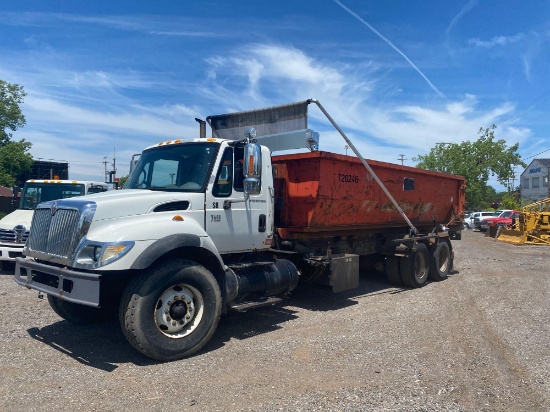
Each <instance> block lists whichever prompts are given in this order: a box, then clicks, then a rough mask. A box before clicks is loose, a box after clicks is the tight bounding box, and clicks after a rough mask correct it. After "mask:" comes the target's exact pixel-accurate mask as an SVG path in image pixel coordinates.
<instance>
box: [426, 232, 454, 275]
mask: <svg viewBox="0 0 550 412" xmlns="http://www.w3.org/2000/svg"><path fill="white" fill-rule="evenodd" d="M451 267H452V256H451V247H450V246H449V242H448V241H447V240H441V241H440V242H439V243H438V244H437V246H435V247H434V248H433V249H432V253H431V254H430V273H429V276H430V279H431V280H435V281H440V280H445V279H447V276H448V275H449V272H450V271H451Z"/></svg>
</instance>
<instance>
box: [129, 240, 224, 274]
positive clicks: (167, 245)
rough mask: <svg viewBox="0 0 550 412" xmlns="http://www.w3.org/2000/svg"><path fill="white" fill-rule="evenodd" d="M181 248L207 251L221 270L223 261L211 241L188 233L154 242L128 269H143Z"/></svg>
mask: <svg viewBox="0 0 550 412" xmlns="http://www.w3.org/2000/svg"><path fill="white" fill-rule="evenodd" d="M183 247H192V248H203V249H207V250H208V251H209V252H210V253H211V254H212V255H214V256H215V257H216V258H217V259H218V263H219V265H220V269H222V270H223V268H224V263H223V260H222V258H221V256H220V254H219V253H218V250H217V249H216V246H215V245H214V242H212V239H210V238H209V237H203V236H197V235H194V234H190V233H179V234H173V235H169V236H166V237H164V238H162V239H159V240H157V241H155V242H154V243H153V244H151V245H150V246H149V247H148V248H147V249H145V250H144V251H143V253H141V254H140V256H139V257H138V258H137V259H136V260H135V261H134V263H133V264H132V266H131V268H130V269H145V268H147V267H149V266H150V265H151V264H152V263H153V262H154V261H155V260H157V259H158V258H160V257H161V256H163V255H166V254H167V253H169V252H171V251H172V250H175V249H179V248H183Z"/></svg>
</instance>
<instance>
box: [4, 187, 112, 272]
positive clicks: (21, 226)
mask: <svg viewBox="0 0 550 412" xmlns="http://www.w3.org/2000/svg"><path fill="white" fill-rule="evenodd" d="M105 191H107V185H106V184H105V183H102V182H92V181H81V180H38V179H31V180H28V181H27V182H25V185H24V186H23V190H22V191H21V198H20V199H19V207H18V208H17V210H15V211H13V212H12V213H10V214H8V215H7V216H4V218H2V220H0V263H7V262H12V263H14V262H15V258H16V257H18V256H21V254H22V251H23V246H24V244H25V241H26V240H27V238H28V236H29V231H30V226H31V220H32V216H33V212H34V210H35V209H36V206H37V205H38V204H39V203H41V202H45V201H50V200H55V199H68V198H72V197H76V196H84V195H87V194H91V193H98V192H105Z"/></svg>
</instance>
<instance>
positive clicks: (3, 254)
mask: <svg viewBox="0 0 550 412" xmlns="http://www.w3.org/2000/svg"><path fill="white" fill-rule="evenodd" d="M23 246H24V245H23V244H22V245H21V246H9V245H6V244H3V245H0V260H3V261H7V262H15V258H17V257H20V256H23Z"/></svg>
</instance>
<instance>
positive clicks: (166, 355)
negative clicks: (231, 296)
mask: <svg viewBox="0 0 550 412" xmlns="http://www.w3.org/2000/svg"><path fill="white" fill-rule="evenodd" d="M221 311H222V298H221V292H220V287H219V285H218V282H217V281H216V279H215V278H214V276H213V275H212V273H210V272H209V271H208V270H207V269H206V268H205V267H203V266H201V265H199V264H197V263H195V262H192V261H189V260H184V259H175V260H171V261H168V262H166V263H165V264H163V265H162V266H160V267H158V268H156V269H152V270H151V271H149V272H146V273H144V274H142V275H141V276H138V277H136V278H135V279H133V280H132V281H131V282H130V283H129V284H128V285H127V287H126V289H125V291H124V293H123V296H122V299H121V302H120V310H119V320H120V324H121V327H122V331H123V333H124V336H125V337H126V339H127V340H128V342H130V344H131V345H132V346H133V347H134V348H135V349H137V350H138V351H139V352H141V353H142V354H144V355H145V356H148V357H150V358H152V359H156V360H159V361H172V360H177V359H182V358H185V357H187V356H190V355H192V354H194V353H195V352H197V351H198V350H200V349H201V348H202V347H203V346H204V345H205V344H206V343H207V342H208V341H209V340H210V338H211V337H212V335H213V334H214V332H215V330H216V327H217V326H218V322H219V320H220V315H221Z"/></svg>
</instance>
